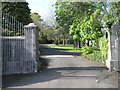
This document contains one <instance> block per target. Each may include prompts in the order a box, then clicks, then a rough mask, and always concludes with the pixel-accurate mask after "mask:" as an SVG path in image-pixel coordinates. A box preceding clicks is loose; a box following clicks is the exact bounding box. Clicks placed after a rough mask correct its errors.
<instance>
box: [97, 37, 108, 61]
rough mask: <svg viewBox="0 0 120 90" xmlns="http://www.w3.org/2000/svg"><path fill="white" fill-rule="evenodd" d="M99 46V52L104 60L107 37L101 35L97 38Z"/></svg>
mask: <svg viewBox="0 0 120 90" xmlns="http://www.w3.org/2000/svg"><path fill="white" fill-rule="evenodd" d="M99 47H100V52H101V56H102V58H103V60H104V61H105V60H106V59H107V52H108V48H109V46H108V39H106V38H105V37H101V38H100V39H99Z"/></svg>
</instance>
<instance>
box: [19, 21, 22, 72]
mask: <svg viewBox="0 0 120 90" xmlns="http://www.w3.org/2000/svg"><path fill="white" fill-rule="evenodd" d="M20 38H21V23H20ZM19 40H20V62H21V72H22V68H23V66H22V65H23V64H22V60H21V54H22V53H21V51H22V48H21V40H22V38H21V39H19Z"/></svg>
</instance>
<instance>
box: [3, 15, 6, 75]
mask: <svg viewBox="0 0 120 90" xmlns="http://www.w3.org/2000/svg"><path fill="white" fill-rule="evenodd" d="M4 19H5V22H4V23H5V29H4V33H3V37H4V36H5V34H6V32H5V31H6V15H5V14H4ZM3 42H4V46H6V42H5V39H4V40H3ZM3 50H4V57H3V58H4V59H3V60H4V64H3V66H4V74H5V72H6V71H5V66H6V65H5V48H4V49H3Z"/></svg>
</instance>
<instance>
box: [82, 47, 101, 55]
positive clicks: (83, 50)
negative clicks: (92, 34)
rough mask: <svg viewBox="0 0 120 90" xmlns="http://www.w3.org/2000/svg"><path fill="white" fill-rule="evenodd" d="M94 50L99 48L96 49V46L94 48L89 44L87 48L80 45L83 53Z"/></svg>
mask: <svg viewBox="0 0 120 90" xmlns="http://www.w3.org/2000/svg"><path fill="white" fill-rule="evenodd" d="M94 50H97V51H99V49H98V48H96V47H91V46H89V47H88V48H87V47H85V46H84V47H82V52H83V55H86V54H90V53H93V52H94Z"/></svg>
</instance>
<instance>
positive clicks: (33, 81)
mask: <svg viewBox="0 0 120 90" xmlns="http://www.w3.org/2000/svg"><path fill="white" fill-rule="evenodd" d="M40 50H41V57H42V58H43V59H44V60H46V61H48V62H49V66H48V67H47V68H46V69H44V70H42V71H41V72H39V73H34V74H25V75H10V76H5V77H4V78H3V86H4V87H12V88H117V87H118V80H117V74H116V73H112V72H108V70H107V68H106V67H105V65H103V64H102V63H98V62H94V61H90V60H87V59H85V58H82V57H80V56H77V54H78V52H67V51H62V50H54V49H51V48H48V47H47V46H45V45H41V46H40Z"/></svg>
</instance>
